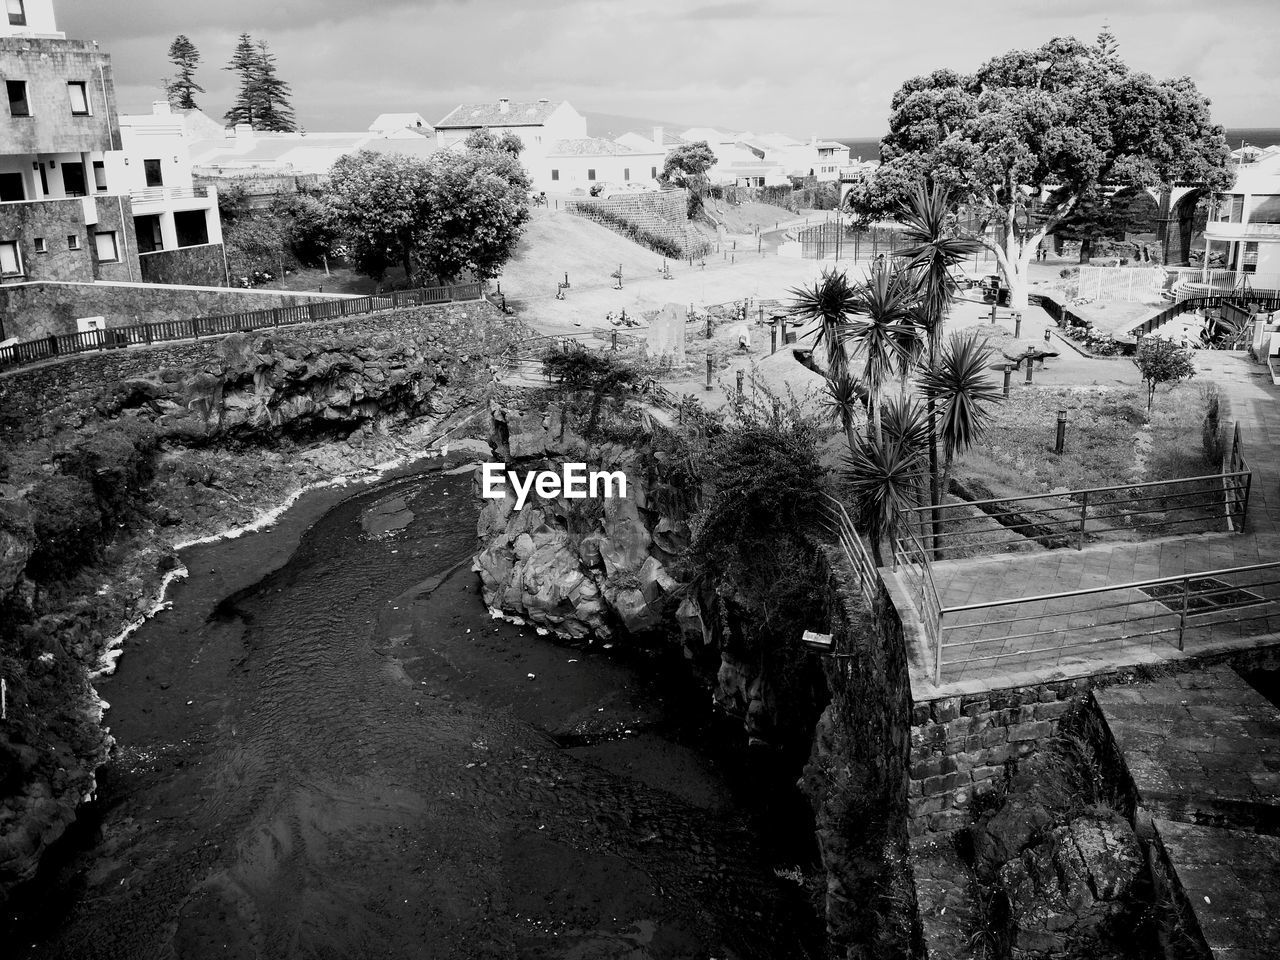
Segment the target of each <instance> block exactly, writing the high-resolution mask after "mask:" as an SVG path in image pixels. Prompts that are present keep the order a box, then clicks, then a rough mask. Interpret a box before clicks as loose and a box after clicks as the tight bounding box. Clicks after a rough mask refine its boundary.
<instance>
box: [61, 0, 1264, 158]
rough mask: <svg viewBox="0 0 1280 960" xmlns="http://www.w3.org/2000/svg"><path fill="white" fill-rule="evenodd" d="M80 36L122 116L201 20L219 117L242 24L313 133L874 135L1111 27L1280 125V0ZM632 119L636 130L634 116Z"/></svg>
mask: <svg viewBox="0 0 1280 960" xmlns="http://www.w3.org/2000/svg"><path fill="white" fill-rule="evenodd" d="M55 4H56V9H57V14H58V27H59V29H60V30H63V31H65V32H66V34H67V36H68V37H72V38H75V39H81V40H97V41H99V42H100V44H101V45H102V47H103V49H105V50H106V51H108V52H109V53H111V54H112V57H113V63H114V68H115V77H116V88H117V93H118V96H119V100H120V107H121V110H122V112H126V113H131V112H146V111H148V110H149V109H150V104H151V102H152V101H153V100H156V99H159V98H161V97H162V95H163V94H162V91H161V86H160V82H161V78H162V77H164V76H166V75H168V74H170V73H171V72H172V65H171V64H170V63H169V62H168V59H167V56H166V54H167V51H168V48H169V44H170V42H171V41H172V40H173V38H174V37H175V36H176V35H178V34H180V33H181V34H185V35H186V36H188V37H189V38H190V39H191V40H192V41H193V42H194V43H195V45H196V47H197V48H198V49H199V50H200V53H201V55H202V57H203V62H202V64H201V66H200V70H199V72H198V74H197V80H198V81H199V82H200V84H201V85H202V86H204V87H205V88H206V90H207V93H206V94H204V95H203V96H197V100H198V101H199V102H200V104H201V106H202V107H203V108H205V110H206V112H208V113H209V114H210V115H212V116H214V117H217V118H219V119H220V118H221V115H222V114H223V113H224V112H225V111H226V110H227V108H228V107H229V106H230V105H231V101H232V99H233V96H234V79H233V76H232V74H231V73H229V72H226V71H224V70H222V69H220V68H222V67H223V66H225V65H226V63H227V61H228V60H229V59H230V57H231V53H232V49H233V47H234V46H235V42H236V38H237V36H238V35H239V34H240V33H242V32H248V33H250V34H251V35H252V36H253V38H254V39H255V40H259V39H262V40H266V41H267V42H268V43H269V44H270V47H271V49H272V51H273V52H274V53H275V54H276V56H277V59H278V69H279V73H280V76H281V77H282V78H283V79H285V80H287V81H288V82H289V83H291V84H292V86H293V94H294V100H293V102H294V107H295V109H296V111H297V116H298V120H299V122H300V123H301V124H302V125H303V126H304V127H306V128H307V129H308V130H313V131H317V132H319V131H323V130H363V129H365V128H366V127H368V125H369V123H370V122H371V121H372V120H373V118H374V117H375V116H377V115H378V114H379V113H384V112H396V113H398V112H417V113H421V114H422V115H423V116H424V117H426V119H427V120H428V121H429V122H433V123H434V122H435V121H438V120H440V119H441V118H442V117H443V116H444V115H445V114H446V113H448V111H449V110H451V109H452V108H453V107H454V106H456V105H457V104H458V103H462V102H474V101H493V100H496V99H498V98H499V97H504V96H505V97H509V98H511V99H512V100H522V99H528V100H535V99H538V98H539V97H548V98H550V99H553V100H560V99H565V100H568V101H569V102H570V103H572V104H573V105H574V106H575V107H576V108H578V110H580V111H582V112H591V111H599V112H605V113H610V114H623V115H629V116H636V117H645V118H653V119H657V120H661V121H667V122H670V123H673V124H675V125H677V126H683V125H691V126H692V125H707V126H717V127H721V128H729V129H735V130H751V131H754V132H756V133H763V132H772V131H780V132H784V133H788V134H791V135H793V136H798V137H808V136H811V135H818V136H825V137H837V136H839V137H872V136H878V135H880V134H881V133H883V132H884V131H885V129H886V119H887V117H888V113H889V101H890V98H891V97H892V95H893V92H894V91H895V90H896V89H897V88H898V86H899V85H900V84H901V83H902V82H903V81H904V80H906V79H908V78H910V77H913V76H916V75H919V74H922V73H927V72H929V71H931V70H933V69H935V68H938V67H944V66H945V67H951V68H954V69H957V70H960V71H968V70H972V69H973V68H975V67H976V66H978V65H979V64H980V63H981V62H982V61H983V60H985V59H987V58H988V57H991V56H994V55H996V54H999V53H1002V52H1004V51H1006V50H1010V49H1015V48H1030V47H1036V46H1039V45H1040V44H1041V43H1043V42H1044V41H1046V40H1048V39H1050V38H1052V37H1055V36H1065V35H1074V36H1077V37H1080V38H1081V39H1086V38H1088V39H1092V38H1093V37H1095V36H1096V35H1097V33H1098V31H1099V30H1100V29H1101V28H1102V26H1103V25H1104V24H1108V25H1109V26H1110V28H1111V31H1112V32H1113V33H1114V34H1115V35H1116V37H1117V39H1118V40H1119V42H1120V54H1121V56H1122V57H1123V58H1124V59H1125V60H1126V61H1127V62H1128V63H1129V65H1130V66H1131V67H1134V68H1136V69H1140V70H1145V71H1147V72H1150V73H1152V74H1154V75H1155V76H1157V77H1174V76H1183V75H1186V76H1190V77H1191V78H1192V79H1193V80H1194V81H1195V82H1196V84H1197V85H1198V87H1199V88H1200V91H1201V92H1202V93H1204V94H1205V95H1206V96H1208V97H1209V98H1210V100H1211V101H1212V103H1213V115H1214V119H1215V120H1216V121H1217V122H1219V123H1222V124H1223V125H1224V126H1227V127H1280V98H1278V97H1276V96H1275V91H1276V90H1280V56H1277V55H1276V52H1277V51H1280V2H1277V0H1215V2H1214V3H1205V2H1204V0H1159V2H1156V0H1124V2H1123V3H1117V2H1115V0H1110V2H1103V0H1003V2H998V0H915V2H910V3H895V2H886V0H875V2H868V0H772V2H766V0H683V2H676V0H523V2H517V0H306V2H302V0H275V2H271V0H215V2H210V0H203V2H199V3H197V2H192V0H106V2H104V0H55ZM617 132H619V133H620V132H622V131H620V130H619V131H617Z"/></svg>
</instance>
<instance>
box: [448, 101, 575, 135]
mask: <svg viewBox="0 0 1280 960" xmlns="http://www.w3.org/2000/svg"><path fill="white" fill-rule="evenodd" d="M564 103H565V101H564V100H525V101H520V100H498V101H495V102H493V103H463V104H459V105H458V106H456V107H454V108H453V110H452V111H450V112H449V114H448V115H447V116H446V117H445V118H444V119H443V120H441V121H440V122H439V123H437V124H436V127H437V129H438V128H441V127H444V128H458V127H462V128H464V129H465V128H468V127H532V126H539V125H540V124H543V123H546V122H547V120H548V119H549V118H550V116H551V115H552V114H553V113H555V112H556V110H558V109H559V108H560V107H561V105H563V104H564Z"/></svg>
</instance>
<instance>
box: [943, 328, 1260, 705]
mask: <svg viewBox="0 0 1280 960" xmlns="http://www.w3.org/2000/svg"><path fill="white" fill-rule="evenodd" d="M970 319H972V318H970ZM961 322H962V323H963V318H962V319H961ZM1026 323H1027V322H1026V321H1025V320H1024V326H1025V325H1026ZM1032 329H1034V328H1032ZM1025 332H1026V331H1025V330H1024V333H1025ZM1059 361H1065V362H1060V365H1059V367H1058V368H1057V369H1056V370H1055V368H1054V366H1053V364H1054V363H1055V361H1050V367H1049V369H1050V371H1053V372H1054V373H1055V374H1056V375H1058V376H1064V375H1065V374H1064V370H1065V369H1066V368H1074V374H1072V377H1073V378H1074V379H1073V382H1076V383H1079V382H1081V380H1082V379H1083V377H1082V374H1083V375H1084V376H1085V377H1087V376H1088V375H1089V374H1090V373H1093V374H1097V375H1096V376H1094V377H1093V382H1099V381H1102V382H1105V378H1106V375H1107V373H1108V372H1109V371H1111V370H1115V372H1116V373H1120V372H1124V373H1125V374H1126V376H1128V377H1130V378H1131V377H1133V376H1136V371H1135V370H1134V367H1133V365H1132V364H1131V363H1128V361H1123V367H1120V368H1113V367H1110V366H1106V365H1109V364H1114V363H1115V362H1116V361H1110V360H1089V359H1088V358H1083V357H1079V356H1078V355H1076V357H1075V359H1071V358H1070V357H1066V356H1065V355H1064V357H1062V358H1059ZM1099 365H1102V366H1099ZM1197 367H1198V372H1197V379H1198V380H1199V381H1200V382H1202V383H1207V384H1208V383H1211V384H1213V385H1215V386H1216V387H1217V389H1218V391H1219V394H1220V396H1222V397H1223V399H1224V400H1226V401H1227V403H1228V404H1229V406H1230V410H1229V414H1228V413H1224V416H1229V417H1230V418H1232V419H1233V420H1234V421H1235V422H1236V423H1238V424H1239V427H1240V434H1241V438H1242V445H1243V451H1244V456H1245V459H1246V461H1247V463H1248V465H1249V467H1250V469H1251V470H1252V471H1253V482H1252V487H1251V491H1250V500H1249V510H1248V514H1247V522H1246V524H1245V530H1244V532H1243V533H1239V534H1230V533H1220V534H1199V535H1195V536H1190V537H1176V538H1168V539H1163V540H1152V541H1145V542H1139V543H1126V544H1121V545H1112V544H1100V545H1096V546H1092V547H1087V548H1086V549H1084V550H1081V551H1076V550H1071V549H1064V550H1061V549H1060V550H1049V551H1041V552H1035V553H1029V554H1025V553H1024V554H1016V555H1005V556H997V557H991V558H986V559H974V560H957V561H944V562H941V563H936V564H934V565H933V567H932V570H933V577H934V583H935V585H936V587H937V590H938V596H939V601H940V604H941V606H942V607H944V608H947V607H956V606H964V605H966V604H975V603H987V602H991V601H998V600H1013V599H1018V598H1023V597H1034V596H1037V595H1043V594H1052V593H1060V592H1066V591H1071V590H1080V589H1088V588H1093V587H1103V586H1108V585H1111V584H1124V583H1129V582H1134V581H1141V580H1149V579H1156V578H1160V577H1170V576H1181V575H1183V574H1188V573H1196V572H1201V571H1212V570H1222V569H1227V568H1232V567H1239V566H1245V565H1250V564H1258V563H1268V562H1273V561H1280V387H1277V386H1275V385H1274V384H1272V382H1271V378H1270V376H1269V375H1268V374H1267V372H1266V368H1265V367H1263V366H1261V365H1258V364H1254V363H1252V362H1250V361H1249V360H1248V358H1247V357H1243V356H1240V355H1236V354H1229V353H1224V352H1202V353H1200V354H1198V356H1197ZM1125 368H1127V369H1125ZM1037 373H1038V371H1037ZM1086 382H1087V381H1086ZM1115 382H1131V380H1127V381H1115ZM1198 439H1199V438H1196V442H1198ZM1222 579H1223V581H1224V584H1223V586H1222V587H1221V588H1220V589H1221V593H1220V594H1215V595H1214V596H1215V597H1217V596H1220V597H1222V598H1224V601H1225V602H1224V603H1220V604H1214V605H1210V604H1208V603H1205V604H1202V605H1200V606H1201V608H1200V609H1199V610H1197V611H1189V614H1190V616H1189V617H1188V618H1187V621H1186V624H1185V626H1184V627H1183V628H1182V629H1181V631H1180V630H1179V626H1180V620H1181V618H1180V613H1181V610H1180V607H1179V606H1178V604H1177V602H1176V600H1170V599H1168V598H1161V599H1158V598H1155V597H1152V596H1149V595H1147V594H1145V593H1142V592H1139V591H1137V590H1117V591H1115V592H1111V593H1104V594H1090V595H1086V596H1084V597H1079V598H1069V599H1067V598H1064V599H1058V600H1051V601H1034V602H1024V603H1019V604H1017V605H1006V606H1001V607H994V608H986V609H983V610H979V611H962V612H957V613H955V614H952V615H944V617H943V627H944V629H943V643H944V647H943V675H942V680H943V684H944V685H947V684H971V683H979V684H983V685H986V686H990V685H992V684H993V683H997V682H999V681H1000V680H1001V679H1002V678H1003V677H1005V676H1006V675H1008V674H1011V673H1012V672H1014V671H1017V672H1018V673H1019V674H1023V675H1025V674H1027V673H1033V674H1036V675H1038V676H1041V677H1045V678H1047V677H1051V676H1062V675H1064V674H1065V673H1070V674H1071V675H1081V674H1084V673H1088V672H1091V671H1093V670H1099V669H1106V668H1108V667H1114V666H1117V665H1120V664H1126V663H1141V662H1151V661H1152V660H1159V659H1162V658H1168V657H1171V656H1172V657H1176V656H1180V655H1179V654H1178V652H1177V646H1178V635H1179V632H1181V634H1182V641H1183V645H1184V646H1185V648H1186V651H1187V653H1188V654H1191V655H1194V654H1196V653H1201V652H1209V651H1218V650H1222V649H1229V648H1231V647H1233V646H1237V645H1238V646H1255V645H1259V644H1263V643H1268V642H1273V641H1280V606H1273V605H1268V604H1264V603H1263V601H1268V600H1269V601H1280V583H1277V582H1276V581H1280V572H1277V571H1261V572H1255V573H1248V574H1238V575H1232V576H1228V577H1224V578H1222ZM1209 589H1219V588H1218V587H1209ZM1211 599H1212V598H1211ZM1162 600H1163V602H1162ZM1273 612H1274V615H1272V613H1273ZM1153 631H1157V632H1158V633H1157V636H1155V637H1152V636H1151V633H1152V632H1153ZM918 663H919V664H920V666H921V668H922V669H923V670H924V671H925V672H926V673H928V674H929V676H930V679H931V677H932V668H933V661H932V659H931V657H930V656H929V655H928V654H927V653H925V652H923V651H921V652H920V656H919V658H918ZM1019 679H1020V680H1023V681H1025V679H1026V677H1025V676H1022V677H1020V678H1019ZM939 692H940V691H939Z"/></svg>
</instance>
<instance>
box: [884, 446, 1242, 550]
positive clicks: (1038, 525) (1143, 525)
mask: <svg viewBox="0 0 1280 960" xmlns="http://www.w3.org/2000/svg"><path fill="white" fill-rule="evenodd" d="M1252 477H1253V474H1252V472H1251V471H1250V470H1249V468H1248V465H1247V464H1246V463H1245V461H1244V456H1243V453H1242V448H1241V443H1240V431H1239V428H1237V429H1236V431H1235V436H1234V438H1233V440H1232V447H1231V458H1230V462H1229V464H1228V469H1227V470H1225V471H1224V472H1223V473H1220V474H1207V475H1205V476H1200V477H1183V478H1180V479H1177V480H1149V481H1143V482H1142V483H1128V484H1122V485H1119V486H1112V487H1088V488H1084V489H1080V490H1068V491H1066V492H1064V493H1061V494H1052V495H1051V494H1043V493H1029V494H1021V495H1019V496H1013V497H995V498H992V499H989V500H969V501H964V502H963V503H960V504H946V505H943V506H941V507H938V508H937V511H938V514H939V517H938V524H937V528H936V529H935V528H934V526H933V511H934V508H933V507H928V506H925V507H911V508H909V509H908V510H906V511H904V515H903V518H902V526H903V528H904V529H905V530H919V531H920V534H919V539H920V540H922V541H923V542H924V543H927V544H928V545H929V546H930V547H932V548H933V549H934V551H935V552H937V553H941V554H942V555H943V556H948V555H950V556H954V555H955V551H956V550H958V549H961V548H963V550H964V551H965V554H966V555H973V554H982V553H999V552H1005V551H1007V550H1008V549H1009V548H1010V545H1011V543H1020V542H1021V541H1019V540H1017V539H1016V538H1018V537H1020V538H1021V539H1022V540H1025V541H1030V542H1032V543H1036V544H1039V545H1040V546H1042V547H1049V548H1060V547H1066V546H1069V545H1071V544H1073V543H1074V545H1075V547H1076V549H1077V550H1079V549H1082V548H1083V547H1084V543H1085V540H1086V539H1088V538H1090V534H1091V533H1101V532H1114V531H1124V532H1127V531H1138V530H1144V529H1151V530H1157V529H1159V530H1168V529H1185V528H1186V525H1188V524H1200V525H1202V526H1217V525H1218V523H1219V522H1220V521H1221V520H1225V521H1226V528H1227V529H1228V530H1233V529H1239V527H1240V526H1242V525H1243V523H1244V518H1245V514H1246V513H1247V511H1248V509H1249V491H1250V488H1251V485H1252ZM974 511H977V515H975V513H974ZM1170 514H1173V516H1170ZM1091 521H1092V525H1091ZM995 534H999V535H998V536H994V535H995ZM1011 534H1012V535H1013V537H1011V536H1010V535H1011ZM913 535H914V533H913Z"/></svg>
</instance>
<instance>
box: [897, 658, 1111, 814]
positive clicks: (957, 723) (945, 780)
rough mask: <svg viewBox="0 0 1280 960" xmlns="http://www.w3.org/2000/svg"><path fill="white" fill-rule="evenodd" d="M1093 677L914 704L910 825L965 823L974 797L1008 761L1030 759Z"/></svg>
mask: <svg viewBox="0 0 1280 960" xmlns="http://www.w3.org/2000/svg"><path fill="white" fill-rule="evenodd" d="M1092 686H1093V683H1092V680H1091V679H1088V678H1086V679H1081V680H1060V681H1057V682H1054V683H1042V684H1037V685H1035V686H1030V687H1015V688H1013V689H1009V690H993V691H989V692H985V693H981V694H974V695H972V696H963V697H944V698H942V699H938V700H932V701H926V702H923V703H917V704H915V706H914V707H913V708H912V716H911V770H910V779H909V786H908V792H909V795H910V800H909V804H908V821H907V830H908V832H909V833H910V834H911V836H913V837H915V836H920V835H921V834H925V833H943V832H948V831H951V830H955V829H958V828H960V827H962V826H964V825H965V824H966V823H967V822H968V820H969V806H970V804H971V803H972V802H973V799H974V797H976V796H981V795H982V794H984V793H987V792H989V791H990V790H992V789H994V788H995V784H996V782H997V781H998V778H999V777H1000V775H1001V774H1003V773H1004V769H1005V763H1006V762H1008V761H1010V760H1018V759H1020V758H1023V757H1027V756H1030V755H1031V754H1032V753H1034V752H1035V751H1036V747H1037V743H1038V741H1040V740H1043V739H1045V738H1047V737H1053V736H1056V735H1057V734H1058V733H1059V731H1060V729H1061V727H1062V723H1063V720H1064V719H1065V718H1066V717H1068V716H1070V715H1071V714H1072V713H1073V712H1075V711H1077V710H1079V709H1080V708H1081V706H1082V704H1083V703H1084V701H1085V700H1086V698H1087V696H1088V693H1089V690H1090V689H1091V688H1092Z"/></svg>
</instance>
